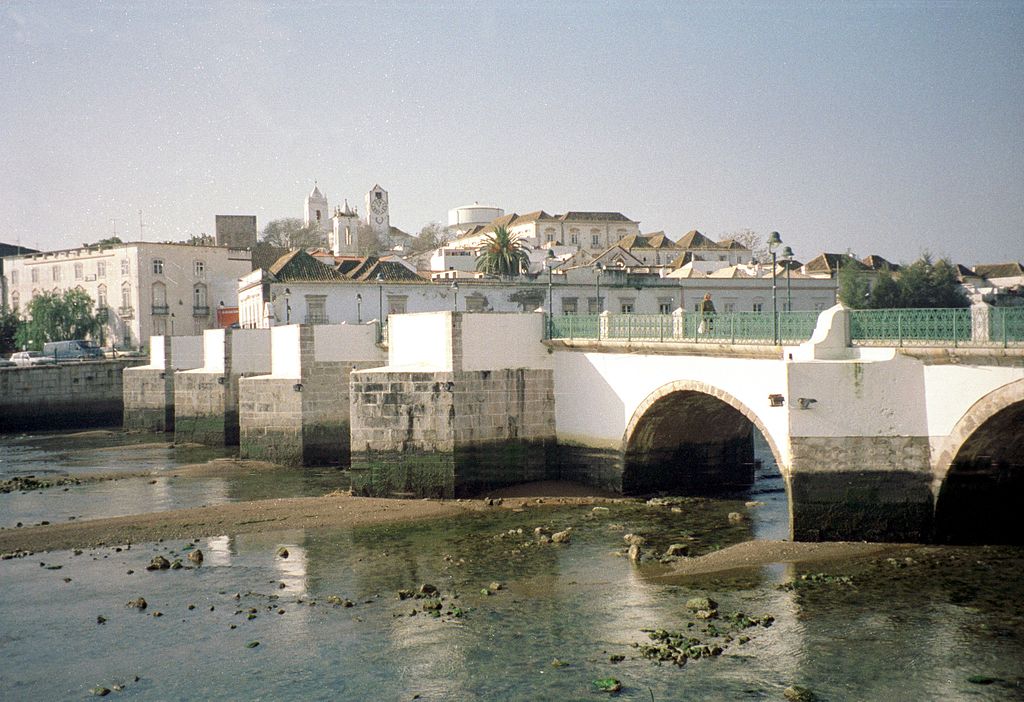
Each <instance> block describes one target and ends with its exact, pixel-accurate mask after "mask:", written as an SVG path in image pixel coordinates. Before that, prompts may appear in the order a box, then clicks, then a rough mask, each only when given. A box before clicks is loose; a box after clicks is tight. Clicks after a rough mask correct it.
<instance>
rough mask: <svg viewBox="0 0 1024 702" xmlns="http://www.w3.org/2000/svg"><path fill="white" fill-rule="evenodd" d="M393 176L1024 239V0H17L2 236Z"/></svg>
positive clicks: (58, 242)
mask: <svg viewBox="0 0 1024 702" xmlns="http://www.w3.org/2000/svg"><path fill="white" fill-rule="evenodd" d="M314 179H317V180H318V181H319V184H320V187H321V189H322V190H323V191H324V192H325V193H326V194H327V196H328V198H329V199H330V203H331V206H332V207H333V206H334V204H335V203H340V202H341V200H342V199H343V198H348V199H349V201H350V202H351V203H352V204H355V205H357V206H358V207H359V209H360V211H362V209H363V204H362V203H363V194H364V193H365V192H366V191H367V190H368V189H369V188H370V187H371V186H372V185H373V184H374V183H380V184H381V185H382V186H383V187H384V188H385V189H386V190H388V191H389V193H390V198H391V209H392V220H391V221H392V224H393V225H395V226H398V227H401V228H402V229H405V230H406V231H409V232H412V233H415V232H418V231H419V229H420V228H421V227H422V226H423V225H424V224H426V223H427V222H429V221H431V220H439V221H444V220H445V218H446V213H447V210H448V209H449V208H451V207H455V206H458V205H465V204H470V203H472V202H474V201H477V200H478V201H480V202H481V203H487V204H495V205H498V206H500V207H503V208H505V210H506V211H508V212H512V211H518V212H528V211H531V210H536V209H544V210H547V211H548V212H551V213H561V212H565V211H566V210H612V211H620V212H622V213H624V214H626V215H627V216H629V217H631V218H633V219H637V220H639V221H640V222H641V230H642V231H645V232H648V231H655V230H665V231H666V232H667V233H668V234H669V235H670V236H672V237H673V238H678V237H679V236H681V235H682V234H684V233H686V232H687V231H689V230H690V229H694V228H696V229H699V230H701V231H702V232H704V233H705V234H708V235H709V236H712V237H714V238H717V237H719V236H721V235H723V234H727V233H730V232H734V231H737V230H741V229H745V228H749V229H753V230H755V231H758V232H762V233H767V232H769V231H771V230H778V231H779V232H781V234H782V238H783V240H784V241H785V242H786V243H787V244H789V245H791V246H792V247H793V249H794V250H795V252H796V254H797V257H798V258H801V259H803V260H806V259H808V258H810V257H811V256H813V255H815V254H817V253H820V252H821V251H825V250H827V251H846V250H848V249H849V250H852V251H853V252H854V253H856V254H858V255H859V256H864V255H866V254H869V253H877V254H881V255H882V256H885V257H886V258H889V259H891V260H894V261H909V260H912V259H914V258H916V257H917V256H918V254H920V253H921V252H922V251H923V250H926V249H927V250H930V251H931V252H932V253H934V254H936V255H949V256H951V257H952V258H954V259H955V260H956V261H958V262H961V263H966V264H968V265H973V264H974V263H977V262H993V261H1007V260H1014V259H1016V260H1024V2H1020V1H1019V0H1015V1H1013V2H994V1H993V2H964V3H960V2H957V3H942V2H885V3H882V2H878V3H849V2H842V3H822V2H809V3H780V2H765V3H759V2H758V3H738V2H737V3H726V2H721V3H719V2H716V3H684V2H669V3H654V2H647V3H643V2H641V3H632V2H629V3H626V2H623V3H613V2H550V1H546V2H540V3H524V2H515V3H509V2H494V3H448V2H431V3H426V2H409V3H388V2H352V3H347V2H275V3H252V2H239V3H235V2H197V3H185V2H176V1H172V2H166V1H163V2H135V1H133V2H97V1H93V2H71V1H59V2H40V1H37V0H32V1H31V2H20V1H15V2H9V1H8V2H3V1H0V221H2V222H3V227H4V229H3V231H0V241H5V242H9V243H16V242H17V241H19V240H20V242H21V243H22V244H23V245H31V246H34V247H37V248H44V249H49V248H60V247H70V246H77V245H79V244H81V243H82V242H87V241H95V240H96V239H99V238H102V237H104V236H108V235H110V233H111V232H112V228H113V226H114V224H112V222H111V219H116V227H117V233H118V234H119V235H120V236H121V237H122V238H126V239H133V240H135V239H138V238H139V234H140V227H139V210H142V218H143V221H144V223H145V228H144V229H143V230H142V232H143V234H144V236H145V238H146V239H148V240H171V239H175V240H176V239H180V238H182V237H186V236H188V235H190V234H196V233H199V232H210V233H212V231H213V225H214V215H216V214H255V215H257V217H258V221H259V226H260V227H261V228H262V226H263V225H264V224H265V223H266V222H267V221H269V220H271V219H277V218H280V217H298V216H301V213H302V203H303V198H304V197H305V195H306V194H307V193H308V192H309V191H310V190H311V188H312V185H313V180H314Z"/></svg>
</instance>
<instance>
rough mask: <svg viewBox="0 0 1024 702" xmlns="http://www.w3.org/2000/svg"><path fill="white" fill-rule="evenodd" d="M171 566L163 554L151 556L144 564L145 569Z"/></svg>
mask: <svg viewBox="0 0 1024 702" xmlns="http://www.w3.org/2000/svg"><path fill="white" fill-rule="evenodd" d="M170 567H171V562H170V561H168V560H167V559H166V558H164V557H163V556H153V560H151V561H150V562H149V565H148V566H146V570H167V569H168V568H170Z"/></svg>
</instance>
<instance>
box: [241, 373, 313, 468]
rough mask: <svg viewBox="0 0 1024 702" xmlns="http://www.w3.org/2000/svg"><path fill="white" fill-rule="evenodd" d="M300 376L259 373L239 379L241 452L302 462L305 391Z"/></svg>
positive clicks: (289, 462) (272, 459) (282, 461)
mask: <svg viewBox="0 0 1024 702" xmlns="http://www.w3.org/2000/svg"><path fill="white" fill-rule="evenodd" d="M298 382H299V379H298V378H275V377H272V376H257V377H254V378H242V379H241V380H240V381H239V400H238V424H239V430H240V436H239V455H240V456H241V457H242V458H252V459H257V460H264V461H270V462H272V463H279V464H282V465H302V393H301V392H297V391H296V390H295V385H296V383H298Z"/></svg>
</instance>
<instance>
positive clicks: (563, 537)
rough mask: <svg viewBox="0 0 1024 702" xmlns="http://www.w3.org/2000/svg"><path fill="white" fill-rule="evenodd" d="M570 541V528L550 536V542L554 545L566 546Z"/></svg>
mask: <svg viewBox="0 0 1024 702" xmlns="http://www.w3.org/2000/svg"><path fill="white" fill-rule="evenodd" d="M571 540H572V527H569V528H568V529H565V530H563V531H556V532H555V533H554V534H552V535H551V541H552V542H553V543H556V544H567V543H569V542H570V541H571Z"/></svg>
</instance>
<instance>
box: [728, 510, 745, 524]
mask: <svg viewBox="0 0 1024 702" xmlns="http://www.w3.org/2000/svg"><path fill="white" fill-rule="evenodd" d="M742 521H743V515H742V514H740V513H739V512H729V523H730V524H739V523H740V522H742Z"/></svg>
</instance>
